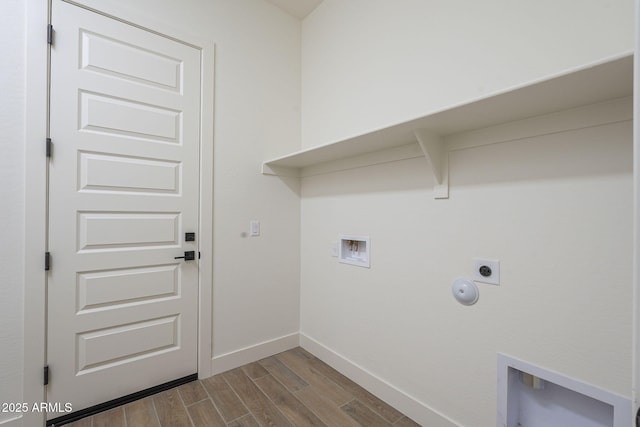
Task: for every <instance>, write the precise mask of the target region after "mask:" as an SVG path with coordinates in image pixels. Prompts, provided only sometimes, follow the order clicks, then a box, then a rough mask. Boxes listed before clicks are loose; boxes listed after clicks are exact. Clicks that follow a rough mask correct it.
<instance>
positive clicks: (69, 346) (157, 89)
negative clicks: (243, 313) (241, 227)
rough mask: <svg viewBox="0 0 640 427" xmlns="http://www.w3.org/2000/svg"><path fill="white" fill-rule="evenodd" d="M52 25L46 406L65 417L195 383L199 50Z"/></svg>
mask: <svg viewBox="0 0 640 427" xmlns="http://www.w3.org/2000/svg"><path fill="white" fill-rule="evenodd" d="M52 22H53V26H54V29H55V35H54V42H53V46H52V50H51V101H50V102H51V105H50V111H51V113H50V114H51V117H50V119H51V131H50V134H51V138H52V140H53V153H52V157H51V159H50V164H49V251H50V252H51V255H52V262H51V270H50V272H49V279H48V289H47V295H48V297H47V301H48V306H47V310H48V316H47V318H48V325H47V329H48V335H47V359H48V365H49V367H50V371H51V376H50V383H49V385H48V387H47V399H48V401H49V402H63V403H66V402H69V403H72V404H73V410H74V411H77V410H80V409H84V408H87V407H90V406H93V405H96V404H99V403H102V402H105V401H108V400H111V399H114V398H117V397H121V396H124V395H127V394H130V393H134V392H137V391H140V390H143V389H146V388H149V387H152V386H156V385H159V384H162V383H165V382H168V381H171V380H174V379H177V378H182V377H185V376H187V375H191V374H194V373H196V372H197V307H198V305H197V298H198V296H197V295H198V246H197V234H196V241H185V232H195V233H197V231H198V230H197V227H198V194H199V189H198V181H199V166H198V165H199V158H198V155H199V154H198V153H199V143H200V137H199V126H200V51H199V50H197V49H195V48H193V47H190V46H187V45H185V44H182V43H179V42H177V41H174V40H171V39H168V38H165V37H162V36H160V35H157V34H154V33H151V32H148V31H145V30H142V29H140V28H137V27H133V26H131V25H127V24H125V23H122V22H120V21H116V20H113V19H110V18H107V17H105V16H102V15H99V14H97V13H94V12H90V11H88V10H85V9H82V8H80V7H77V6H73V5H69V4H68V3H64V2H63V1H61V0H54V1H53V9H52ZM185 251H194V252H195V258H196V259H195V260H192V261H185V260H182V259H175V257H178V256H184V252H185ZM57 415H60V414H49V418H53V417H55V416H57Z"/></svg>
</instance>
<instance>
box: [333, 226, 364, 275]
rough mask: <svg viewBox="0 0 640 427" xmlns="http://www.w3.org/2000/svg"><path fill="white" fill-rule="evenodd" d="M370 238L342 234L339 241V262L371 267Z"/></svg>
mask: <svg viewBox="0 0 640 427" xmlns="http://www.w3.org/2000/svg"><path fill="white" fill-rule="evenodd" d="M370 254H371V243H370V240H369V236H352V235H346V234H341V235H340V236H339V239H338V261H340V262H341V263H344V264H351V265H357V266H359V267H366V268H369V267H370V266H371V257H370Z"/></svg>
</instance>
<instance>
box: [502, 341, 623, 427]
mask: <svg viewBox="0 0 640 427" xmlns="http://www.w3.org/2000/svg"><path fill="white" fill-rule="evenodd" d="M509 368H514V369H517V370H519V371H523V372H526V373H528V374H531V375H534V376H536V377H538V378H542V379H543V380H545V381H549V382H552V383H555V384H557V385H559V386H562V387H564V388H567V389H569V390H572V391H575V392H577V393H580V394H583V395H585V396H589V397H591V398H593V399H596V400H599V401H601V402H604V403H607V404H609V405H611V406H612V407H613V427H629V426H630V425H631V417H630V414H631V407H632V404H631V400H630V399H628V398H626V397H624V396H620V395H619V394H615V393H612V392H610V391H607V390H603V389H601V388H599V387H596V386H593V385H591V384H587V383H583V382H580V381H578V380H575V379H573V378H570V377H567V376H564V375H562V374H559V373H557V372H553V371H549V370H546V369H543V368H541V367H540V366H536V365H532V364H531V363H528V362H525V361H523V360H520V359H517V358H515V357H511V356H508V355H506V354H502V353H498V405H497V406H498V413H497V417H496V426H498V427H505V426H507V425H508V423H507V421H508V419H509V417H508V416H509V413H508V411H509V409H511V408H509V407H508V403H509V402H508V399H507V397H508V385H509ZM512 410H513V409H512Z"/></svg>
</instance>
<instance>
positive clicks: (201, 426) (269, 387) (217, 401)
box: [67, 347, 419, 427]
mask: <svg viewBox="0 0 640 427" xmlns="http://www.w3.org/2000/svg"><path fill="white" fill-rule="evenodd" d="M67 426H68V427H102V426H104V427H183V426H184V427H218V426H219V427H290V426H296V427H297V426H311V427H315V426H323V427H343V426H344V427H359V426H364V427H378V426H380V427H382V426H384V427H390V426H393V427H415V426H419V424H417V423H415V422H414V421H412V420H411V419H409V418H408V417H406V416H404V415H403V414H402V413H400V412H399V411H397V410H396V409H394V408H393V407H391V406H390V405H388V404H386V403H385V402H383V401H382V400H380V399H378V398H377V397H375V396H374V395H373V394H371V393H369V392H368V391H366V390H365V389H363V388H362V387H360V386H359V385H357V384H356V383H354V382H353V381H351V380H350V379H348V378H347V377H345V376H344V375H342V374H340V373H339V372H337V371H336V370H335V369H333V368H331V367H330V366H329V365H327V364H326V363H324V362H322V361H321V360H320V359H317V358H315V357H314V356H313V355H311V354H310V353H308V352H307V351H305V350H304V349H302V348H300V347H297V348H294V349H292V350H288V351H285V352H283V353H280V354H276V355H275V356H271V357H268V358H266V359H263V360H260V361H258V362H254V363H250V364H248V365H245V366H242V367H240V368H237V369H233V370H231V371H228V372H224V373H222V374H219V375H216V376H213V377H210V378H206V379H204V380H199V381H194V382H191V383H188V384H184V385H181V386H180V387H177V388H174V389H171V390H168V391H165V392H162V393H158V394H155V395H153V396H150V397H147V398H144V399H141V400H138V401H136V402H132V403H129V404H127V405H124V406H120V407H117V408H114V409H111V410H109V411H106V412H102V413H100V414H96V415H93V416H92V417H88V418H84V419H82V420H79V421H76V422H74V423H71V424H67Z"/></svg>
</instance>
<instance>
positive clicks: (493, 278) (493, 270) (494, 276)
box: [472, 258, 500, 285]
mask: <svg viewBox="0 0 640 427" xmlns="http://www.w3.org/2000/svg"><path fill="white" fill-rule="evenodd" d="M472 272H473V281H474V282H481V283H488V284H490V285H499V284H500V261H499V260H497V259H486V258H474V259H473V263H472Z"/></svg>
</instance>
